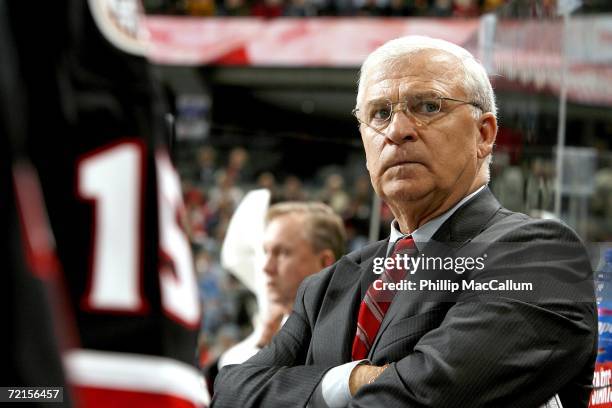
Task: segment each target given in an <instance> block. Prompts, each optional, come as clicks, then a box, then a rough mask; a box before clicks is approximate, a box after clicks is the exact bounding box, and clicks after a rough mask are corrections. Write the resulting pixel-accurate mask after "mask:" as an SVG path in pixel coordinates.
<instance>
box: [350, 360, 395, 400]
mask: <svg viewBox="0 0 612 408" xmlns="http://www.w3.org/2000/svg"><path fill="white" fill-rule="evenodd" d="M387 367H389V364H385V365H384V366H382V367H380V366H375V365H368V364H359V365H358V366H355V368H353V371H351V376H350V377H349V390H350V391H351V396H353V395H355V394H356V393H357V391H359V388H361V387H362V386H364V385H366V384H371V383H372V382H374V380H376V379H377V378H378V376H379V375H381V374H382V372H383V371H385V370H386V369H387Z"/></svg>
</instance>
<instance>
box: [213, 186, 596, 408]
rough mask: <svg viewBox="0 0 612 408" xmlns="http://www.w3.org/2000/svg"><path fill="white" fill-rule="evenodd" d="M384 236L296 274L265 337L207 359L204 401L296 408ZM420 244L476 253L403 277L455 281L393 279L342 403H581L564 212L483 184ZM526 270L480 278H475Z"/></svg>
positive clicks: (388, 406)
mask: <svg viewBox="0 0 612 408" xmlns="http://www.w3.org/2000/svg"><path fill="white" fill-rule="evenodd" d="M387 244H388V240H385V241H380V242H377V243H374V244H372V245H370V246H368V247H365V248H363V249H361V250H359V251H356V252H353V253H351V254H349V255H347V256H345V257H343V258H342V259H340V260H339V261H338V262H337V263H336V264H334V265H332V266H331V267H329V268H327V269H325V270H323V271H321V272H320V273H318V274H316V275H313V276H311V277H309V278H308V279H306V280H305V281H304V282H303V284H302V285H301V286H300V290H299V291H298V294H297V297H296V302H295V305H294V310H293V313H292V314H291V317H290V318H289V319H288V321H287V322H286V323H285V325H284V326H283V328H282V330H281V331H280V332H279V333H278V334H277V335H276V336H275V337H274V339H273V341H272V343H271V344H270V345H269V346H268V347H266V348H264V349H263V350H261V351H260V352H259V353H258V354H257V355H255V356H254V357H252V358H251V359H250V360H248V361H247V362H245V363H244V364H241V365H233V366H228V367H226V368H224V369H223V370H221V372H220V373H219V376H218V378H217V381H216V383H215V395H214V400H213V407H215V408H226V407H227V408H236V407H240V408H246V407H264V408H275V407H292V408H293V407H304V406H306V404H307V403H308V401H309V399H310V397H311V395H312V393H313V392H314V390H315V388H316V387H317V385H318V384H319V382H320V381H321V379H322V377H323V376H324V374H325V373H326V372H327V371H328V370H329V369H330V368H331V367H334V366H338V365H341V364H344V363H346V362H349V361H350V360H351V345H352V342H353V338H354V336H355V328H356V316H357V311H358V308H359V304H360V301H361V299H362V298H363V296H364V294H365V291H366V290H367V288H368V286H369V285H370V283H371V282H372V281H374V280H375V279H376V278H378V275H376V274H374V273H373V266H374V265H373V262H374V258H376V257H384V256H385V254H386V250H387ZM420 256H423V257H426V256H427V257H439V258H442V259H448V258H451V259H454V260H456V259H458V258H466V257H474V258H476V257H479V256H480V257H482V258H481V261H483V264H484V266H485V267H484V268H482V269H481V270H479V269H477V268H472V270H469V271H465V272H463V273H462V274H459V273H456V272H455V271H453V270H450V271H449V270H446V269H445V270H431V269H429V270H417V271H416V272H415V273H414V274H412V275H409V276H408V277H407V279H409V280H414V281H416V282H419V281H420V280H424V279H425V280H430V281H438V282H440V281H443V280H447V281H450V282H458V283H459V284H460V285H463V282H462V281H465V282H466V283H470V282H474V284H475V286H474V287H472V286H469V285H468V286H466V287H465V288H464V287H463V286H461V287H462V289H461V290H458V291H455V292H452V293H451V292H450V291H448V290H441V291H414V290H403V291H399V292H398V293H397V295H396V296H395V299H394V300H393V303H392V304H391V307H390V309H389V311H388V312H387V314H386V316H385V318H384V320H383V322H382V325H381V328H380V330H379V332H378V335H377V337H376V339H375V341H374V343H373V346H372V349H371V350H370V354H369V356H368V358H369V360H370V361H371V362H372V363H373V364H376V365H382V364H385V363H390V366H389V368H388V369H387V370H385V371H384V372H383V373H382V375H381V376H380V377H379V378H378V379H377V380H376V381H374V382H373V383H372V384H370V385H366V386H364V387H362V388H361V389H360V390H359V392H358V393H357V394H356V395H355V396H354V397H353V398H352V399H351V401H350V403H349V407H364V408H365V407H368V408H371V407H384V408H393V407H406V408H407V407H435V408H449V407H496V408H500V407H512V408H518V407H530V408H535V407H539V406H541V405H542V404H544V403H545V402H546V401H547V400H548V399H549V398H550V397H552V396H553V395H554V394H556V393H557V394H559V396H560V397H561V400H562V402H563V406H564V407H565V408H567V407H586V406H587V402H588V397H589V393H590V386H591V381H592V377H593V369H594V360H595V355H596V351H597V314H596V307H595V303H594V297H593V284H592V272H591V266H590V263H589V260H588V256H587V253H586V251H585V249H584V246H583V245H582V244H581V243H580V240H579V238H578V237H577V236H576V234H575V233H574V232H573V231H572V230H571V229H569V228H568V227H566V226H565V225H563V224H561V223H559V222H556V221H551V220H539V219H533V218H530V217H528V216H526V215H524V214H520V213H514V212H511V211H509V210H507V209H505V208H503V207H502V206H501V205H500V204H499V202H498V201H497V200H496V199H495V197H494V196H493V195H492V193H491V192H490V191H489V189H488V188H485V189H484V190H483V191H482V192H480V193H479V194H477V195H476V196H475V197H474V198H472V199H471V200H470V201H468V202H467V203H466V204H464V205H463V206H462V207H461V208H459V209H458V210H457V211H456V212H455V213H454V214H453V215H452V216H451V217H450V218H449V219H448V220H447V221H446V222H445V223H444V224H443V225H442V226H441V227H440V229H439V230H438V231H437V232H436V234H435V235H434V237H433V238H432V241H431V242H430V243H427V245H426V246H424V249H423V251H422V252H421V254H420ZM492 279H493V280H495V281H496V282H507V281H508V280H511V281H514V282H526V283H532V290H523V291H519V290H513V291H483V290H478V289H476V285H477V284H479V283H487V282H490V281H491V280H492Z"/></svg>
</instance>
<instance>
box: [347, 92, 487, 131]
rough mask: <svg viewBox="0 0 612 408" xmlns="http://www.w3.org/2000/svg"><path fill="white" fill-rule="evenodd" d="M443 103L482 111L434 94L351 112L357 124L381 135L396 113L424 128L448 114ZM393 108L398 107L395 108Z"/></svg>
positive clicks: (458, 100) (383, 103)
mask: <svg viewBox="0 0 612 408" xmlns="http://www.w3.org/2000/svg"><path fill="white" fill-rule="evenodd" d="M443 101H451V102H458V103H460V104H468V105H472V106H475V107H477V108H478V109H480V110H481V111H484V109H483V108H482V107H481V106H480V104H478V103H476V102H469V101H464V100H461V99H455V98H448V97H445V96H441V95H439V94H436V93H428V94H420V95H419V94H417V95H411V96H410V97H408V98H407V99H405V100H404V101H402V102H395V103H394V102H391V101H380V102H373V103H369V104H367V105H366V106H365V107H364V108H363V109H360V108H355V109H353V111H352V112H351V113H352V114H353V116H355V118H357V121H359V123H363V124H364V125H366V126H369V127H370V128H372V129H374V130H375V131H376V132H378V133H382V132H383V131H384V130H385V129H386V127H387V126H389V123H391V118H392V117H393V114H394V113H395V112H397V111H400V112H404V113H406V112H409V113H410V115H411V116H412V117H413V118H414V119H415V120H416V122H417V125H419V126H425V125H428V124H430V123H431V122H433V121H434V120H435V119H437V118H440V117H441V116H443V115H445V114H446V113H449V112H444V111H443V109H442V108H443V106H442V105H443ZM395 106H398V107H397V108H396V107H395Z"/></svg>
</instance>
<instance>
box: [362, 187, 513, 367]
mask: <svg viewBox="0 0 612 408" xmlns="http://www.w3.org/2000/svg"><path fill="white" fill-rule="evenodd" d="M500 208H501V204H499V202H498V201H497V199H496V198H495V196H493V194H492V193H491V191H490V190H489V188H488V187H485V188H484V189H483V190H482V191H481V192H480V193H479V194H477V195H476V196H474V197H473V198H472V199H471V200H469V201H468V202H467V203H465V204H464V205H463V206H461V208H459V209H458V210H457V211H455V213H454V214H453V215H452V216H451V217H450V218H449V219H448V220H446V221H445V222H444V224H442V226H440V228H439V229H438V231H437V232H436V233H435V234H434V236H433V237H432V241H434V242H431V243H429V244H427V245H426V246H425V248H424V249H423V253H424V254H425V255H426V256H428V257H430V256H440V257H445V256H452V253H453V251H454V250H456V249H458V248H460V247H462V246H463V245H465V244H466V243H468V242H469V241H470V240H471V239H472V238H474V237H475V236H476V235H478V234H479V233H480V232H481V231H482V230H483V229H484V228H485V226H486V225H487V224H488V223H489V221H490V220H491V218H492V217H493V216H494V215H495V214H496V213H497V211H498V210H499V209H500ZM425 273H427V272H425V271H418V270H417V271H416V272H415V274H414V275H408V276H407V277H406V279H420V278H423V277H424V276H425V275H424V274H425ZM442 296H444V294H442ZM424 300H425V299H424V298H423V296H419V292H411V291H398V292H397V294H396V295H395V297H394V299H393V303H391V306H390V307H389V310H388V311H387V313H386V315H385V317H384V319H383V321H382V324H381V326H380V329H379V331H378V333H377V335H376V339H375V340H374V343H373V345H372V348H371V349H370V354H369V356H368V357H369V358H370V359H372V356H373V355H374V354H375V352H376V346H377V345H378V343H379V342H380V339H381V337H382V336H384V332H385V330H386V329H387V327H389V324H390V323H391V322H393V321H394V320H396V319H397V318H405V317H409V316H413V315H416V314H418V313H419V311H420V310H421V307H422V303H423V301H424ZM431 300H432V299H431V297H430V296H428V297H427V301H431Z"/></svg>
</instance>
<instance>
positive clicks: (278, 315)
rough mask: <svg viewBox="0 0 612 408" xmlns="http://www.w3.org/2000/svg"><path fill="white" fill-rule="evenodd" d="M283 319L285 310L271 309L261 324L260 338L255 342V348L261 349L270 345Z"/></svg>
mask: <svg viewBox="0 0 612 408" xmlns="http://www.w3.org/2000/svg"><path fill="white" fill-rule="evenodd" d="M283 317H285V310H284V309H282V308H280V307H271V308H270V314H269V315H268V317H267V319H266V320H265V321H264V322H263V331H262V333H261V337H260V338H259V341H258V342H257V347H259V348H263V347H265V346H267V345H268V343H270V341H271V340H272V337H274V335H275V334H276V332H278V329H280V326H281V322H282V321H283Z"/></svg>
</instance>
